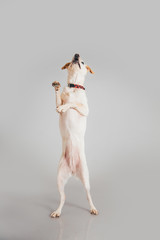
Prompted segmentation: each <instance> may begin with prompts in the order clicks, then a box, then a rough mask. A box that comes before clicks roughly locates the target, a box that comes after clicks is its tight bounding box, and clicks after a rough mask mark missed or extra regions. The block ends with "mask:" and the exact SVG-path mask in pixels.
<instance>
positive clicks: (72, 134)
mask: <svg viewBox="0 0 160 240" xmlns="http://www.w3.org/2000/svg"><path fill="white" fill-rule="evenodd" d="M85 130H86V117H84V116H81V115H80V114H79V113H78V112H77V111H76V110H74V109H69V110H67V111H66V112H65V113H62V114H61V115H60V131H61V136H62V141H63V154H64V161H65V162H66V163H67V165H68V167H69V168H70V170H71V173H72V174H73V175H76V172H77V171H78V169H79V167H80V161H81V160H80V159H81V157H80V156H81V152H82V151H83V148H84V134H85Z"/></svg>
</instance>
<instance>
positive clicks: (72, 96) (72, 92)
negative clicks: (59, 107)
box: [61, 88, 82, 103]
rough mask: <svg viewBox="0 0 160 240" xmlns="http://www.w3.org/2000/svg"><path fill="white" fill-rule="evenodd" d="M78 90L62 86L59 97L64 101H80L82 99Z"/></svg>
mask: <svg viewBox="0 0 160 240" xmlns="http://www.w3.org/2000/svg"><path fill="white" fill-rule="evenodd" d="M80 91H82V90H80ZM80 91H79V90H78V91H77V89H70V88H64V90H63V92H62V95H61V98H62V100H63V102H64V103H67V102H75V101H80V100H81V99H82V93H81V92H80Z"/></svg>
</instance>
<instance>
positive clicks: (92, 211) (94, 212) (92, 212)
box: [90, 208, 98, 215]
mask: <svg viewBox="0 0 160 240" xmlns="http://www.w3.org/2000/svg"><path fill="white" fill-rule="evenodd" d="M90 213H91V214H93V215H98V211H97V209H95V208H92V209H91V210H90Z"/></svg>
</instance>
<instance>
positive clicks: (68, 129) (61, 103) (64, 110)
mask: <svg viewBox="0 0 160 240" xmlns="http://www.w3.org/2000/svg"><path fill="white" fill-rule="evenodd" d="M62 69H67V70H68V79H67V83H68V86H67V87H65V88H64V90H63V91H62V94H60V83H59V82H57V81H55V82H53V83H52V86H53V87H54V88H55V94H56V110H57V112H58V113H59V116H60V118H59V125H60V132H61V136H62V155H61V158H60V162H59V167H58V175H57V185H58V190H59V193H60V204H59V207H58V208H57V210H56V211H54V212H53V213H51V215H50V216H51V217H53V218H55V217H59V216H60V215H61V212H62V208H63V205H64V202H65V193H64V186H65V184H66V183H67V181H68V179H69V178H70V177H71V176H76V177H78V178H79V179H80V180H81V181H82V183H83V185H84V187H85V189H86V192H87V199H88V201H89V205H90V213H91V214H94V215H97V214H98V211H97V209H96V208H95V206H94V204H93V201H92V197H91V194H90V183H89V171H88V167H87V162H86V156H85V149H84V147H85V145H84V135H85V130H86V120H87V115H88V113H89V109H88V104H87V97H86V92H85V88H84V86H83V85H84V81H85V76H86V74H87V72H90V73H92V74H93V73H94V72H93V71H92V69H91V68H90V67H89V66H87V65H85V64H84V62H83V60H82V59H81V58H80V55H79V54H75V55H74V57H73V59H72V61H71V62H68V63H66V64H65V65H64V66H63V67H62Z"/></svg>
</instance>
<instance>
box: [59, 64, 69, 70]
mask: <svg viewBox="0 0 160 240" xmlns="http://www.w3.org/2000/svg"><path fill="white" fill-rule="evenodd" d="M69 65H70V62H68V63H66V64H65V65H64V66H63V67H62V68H61V69H62V70H63V69H66V68H68V67H69Z"/></svg>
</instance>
